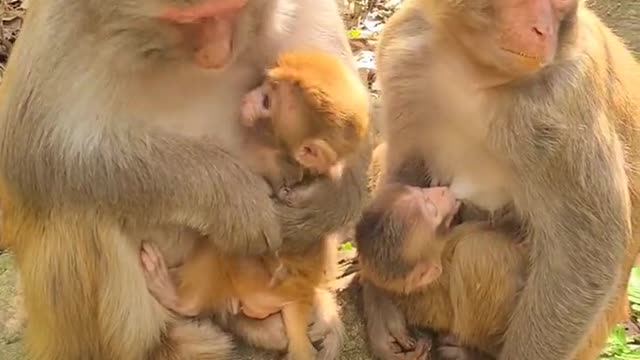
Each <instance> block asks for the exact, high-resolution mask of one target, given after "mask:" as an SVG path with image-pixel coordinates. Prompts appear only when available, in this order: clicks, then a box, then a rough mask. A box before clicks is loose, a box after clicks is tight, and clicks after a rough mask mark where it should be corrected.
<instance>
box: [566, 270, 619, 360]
mask: <svg viewBox="0 0 640 360" xmlns="http://www.w3.org/2000/svg"><path fill="white" fill-rule="evenodd" d="M627 274H628V273H625V275H627ZM624 283H625V284H627V283H628V281H624ZM614 296H615V298H614V299H612V301H611V303H610V305H609V306H608V307H607V308H606V309H605V311H604V312H603V313H602V314H601V315H600V316H599V318H598V320H597V322H596V323H595V324H594V325H593V326H592V328H591V331H590V332H589V334H588V337H587V339H586V340H585V341H584V342H583V343H582V345H581V346H580V348H579V350H578V352H577V355H576V356H575V357H574V360H595V359H598V358H599V356H600V353H601V352H602V349H604V347H605V344H606V342H607V338H608V337H609V334H611V331H613V329H614V328H615V326H616V325H617V324H618V323H620V322H622V321H624V320H626V318H627V316H628V306H629V303H628V299H627V291H626V285H625V287H624V288H619V290H618V292H617V294H615V295H614Z"/></svg>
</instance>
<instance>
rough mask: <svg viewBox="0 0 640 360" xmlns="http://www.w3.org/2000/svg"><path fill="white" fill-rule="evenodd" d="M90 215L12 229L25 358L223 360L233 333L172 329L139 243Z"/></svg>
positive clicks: (202, 328)
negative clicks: (150, 288)
mask: <svg viewBox="0 0 640 360" xmlns="http://www.w3.org/2000/svg"><path fill="white" fill-rule="evenodd" d="M93 220H94V221H93V222H92V221H89V220H86V219H81V218H80V219H79V216H72V217H70V218H68V219H67V218H64V217H63V218H56V219H55V221H51V222H47V223H45V224H42V225H41V226H30V227H27V226H16V227H15V229H16V232H17V233H18V234H17V235H18V236H19V238H20V240H21V241H20V246H19V247H18V248H16V259H17V263H18V268H19V271H20V275H21V280H22V284H23V286H24V287H23V289H24V301H25V306H26V309H27V313H28V314H29V321H28V322H27V327H26V330H25V337H24V342H25V350H26V357H27V358H29V359H33V360H81V359H118V360H141V359H157V358H161V359H162V357H161V356H160V355H162V356H164V358H166V359H194V358H199V359H226V358H227V357H228V356H229V349H230V348H231V345H230V342H228V341H227V340H225V339H228V338H227V337H225V336H224V334H222V333H221V332H220V331H219V330H218V329H215V328H211V327H207V326H196V325H193V324H189V325H180V326H178V325H176V326H175V327H174V326H173V324H174V320H173V319H172V317H171V316H170V314H169V312H168V311H167V310H166V309H165V308H163V307H162V306H161V305H160V304H159V303H158V302H157V301H156V300H155V299H154V298H153V296H152V295H151V294H150V293H149V291H148V290H147V287H146V283H145V278H144V275H143V271H142V268H141V265H140V258H139V249H138V247H137V246H131V239H130V238H129V237H128V236H127V235H125V234H123V233H121V232H120V231H119V230H118V227H117V226H116V225H115V224H104V223H100V224H98V226H94V225H93V224H95V219H93ZM15 221H16V220H14V222H15ZM81 224H92V225H91V226H87V227H86V228H85V227H83V226H81ZM30 229H36V230H35V231H34V232H29V231H30ZM180 352H183V353H184V354H196V355H195V356H183V355H181V354H180ZM153 354H158V356H156V357H154V356H152V355H153Z"/></svg>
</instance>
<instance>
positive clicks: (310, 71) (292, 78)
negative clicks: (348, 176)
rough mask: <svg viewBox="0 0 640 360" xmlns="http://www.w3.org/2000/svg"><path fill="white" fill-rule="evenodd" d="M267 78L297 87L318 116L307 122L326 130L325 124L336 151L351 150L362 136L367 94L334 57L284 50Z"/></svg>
mask: <svg viewBox="0 0 640 360" xmlns="http://www.w3.org/2000/svg"><path fill="white" fill-rule="evenodd" d="M267 77H268V78H269V79H270V80H272V81H274V82H276V83H277V82H284V81H287V82H291V83H292V84H294V85H295V86H296V87H298V88H299V89H300V92H301V94H300V95H301V96H302V98H303V99H304V101H305V102H306V104H307V106H309V108H310V110H312V112H313V113H316V114H317V115H319V116H318V117H314V116H312V119H310V121H312V123H316V124H318V126H317V128H319V129H327V122H328V123H329V127H328V132H329V133H328V134H326V138H327V139H331V140H330V142H331V143H332V144H331V145H332V146H334V147H335V150H336V151H337V152H338V153H347V152H350V151H352V150H354V149H355V148H356V147H357V146H358V142H359V140H361V139H363V138H365V136H366V134H367V131H368V126H369V94H368V92H367V90H366V87H365V86H364V85H363V84H362V81H361V80H360V78H359V77H358V76H357V74H356V73H355V72H354V71H353V69H352V68H351V67H350V66H348V65H347V64H345V63H344V62H343V60H342V59H341V58H339V57H338V56H336V55H333V54H330V53H326V52H322V51H315V50H296V51H288V52H284V53H282V54H280V56H279V57H278V59H277V61H276V66H275V67H273V68H272V69H271V70H269V71H268V73H267ZM335 131H341V132H342V133H340V134H335ZM317 135H320V136H322V135H323V134H317ZM336 135H338V136H336Z"/></svg>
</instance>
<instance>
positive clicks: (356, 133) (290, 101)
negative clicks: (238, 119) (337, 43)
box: [241, 50, 369, 206]
mask: <svg viewBox="0 0 640 360" xmlns="http://www.w3.org/2000/svg"><path fill="white" fill-rule="evenodd" d="M368 99H369V94H368V93H367V91H366V89H365V88H364V87H363V86H362V82H361V81H360V78H359V77H358V76H357V75H356V74H354V72H353V71H352V69H350V68H349V67H348V66H347V65H346V64H344V62H342V60H340V58H338V57H337V56H335V55H333V54H329V53H325V52H320V51H302V50H298V51H288V52H285V53H282V54H280V55H279V56H278V59H277V61H276V64H275V66H274V67H273V68H271V69H269V70H268V72H267V78H266V80H265V82H264V83H263V84H262V85H260V86H259V87H258V88H257V89H254V90H253V91H251V92H250V93H249V94H248V95H247V96H246V97H245V99H244V101H243V104H242V110H241V116H242V124H243V125H244V126H246V127H247V128H248V129H247V132H248V134H247V142H246V144H245V152H246V158H247V160H248V161H249V163H250V164H251V168H252V169H254V170H255V171H257V172H258V173H259V174H261V175H262V176H265V177H266V178H267V179H268V180H269V182H270V183H271V184H272V186H273V187H274V192H275V193H276V194H277V195H278V197H279V198H281V199H282V200H284V201H286V202H287V203H288V204H289V205H292V206H303V205H304V199H305V198H307V197H308V193H309V192H310V191H313V185H311V186H292V185H295V184H296V183H298V182H299V181H301V180H302V178H303V175H304V174H303V171H309V172H311V173H312V174H313V175H314V176H317V175H326V176H329V177H330V178H332V179H333V178H336V177H339V176H341V168H342V164H344V162H345V161H347V157H348V156H350V155H351V154H353V153H354V152H355V151H357V150H358V148H359V147H360V146H361V143H362V141H363V140H365V139H367V138H368V131H369V128H368V126H369V112H368V110H369V101H368ZM261 120H262V121H266V122H267V127H266V129H265V127H264V126H262V127H260V125H264V124H260V121H261Z"/></svg>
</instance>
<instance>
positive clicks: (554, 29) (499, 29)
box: [449, 0, 578, 77]
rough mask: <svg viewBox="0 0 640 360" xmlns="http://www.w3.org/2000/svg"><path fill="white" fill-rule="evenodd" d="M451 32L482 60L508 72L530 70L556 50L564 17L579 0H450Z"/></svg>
mask: <svg viewBox="0 0 640 360" xmlns="http://www.w3.org/2000/svg"><path fill="white" fill-rule="evenodd" d="M449 1H450V2H451V4H452V5H451V7H452V9H454V11H455V13H456V18H458V19H460V21H459V24H453V26H455V27H456V31H454V33H455V34H456V35H455V36H456V37H457V38H458V40H459V41H460V42H461V43H462V44H463V46H464V47H465V48H466V49H467V50H468V52H469V53H470V54H471V55H472V56H474V57H475V58H476V59H477V60H478V61H479V62H481V63H483V64H484V65H487V66H490V67H494V68H496V69H498V70H499V71H501V72H503V73H506V74H508V75H511V76H513V77H518V76H524V75H528V74H532V73H535V72H537V71H539V70H540V69H542V68H543V67H545V66H547V65H549V64H551V63H552V62H553V61H554V60H555V59H556V56H557V53H558V45H559V37H560V35H561V34H560V31H561V29H562V25H563V23H564V22H567V21H571V20H572V19H573V17H574V16H575V13H576V9H577V6H578V0H466V1H459V0H455V1H454V0H449Z"/></svg>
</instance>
